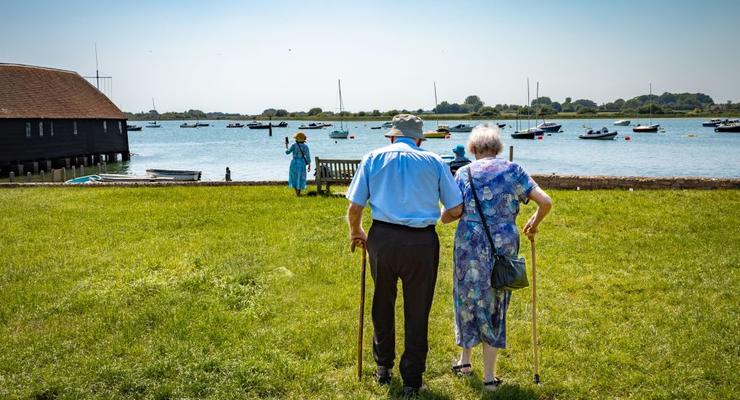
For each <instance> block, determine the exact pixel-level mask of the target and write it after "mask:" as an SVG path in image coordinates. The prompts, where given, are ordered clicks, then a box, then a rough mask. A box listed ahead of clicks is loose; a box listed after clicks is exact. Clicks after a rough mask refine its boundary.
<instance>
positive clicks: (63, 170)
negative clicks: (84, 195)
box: [62, 168, 67, 182]
mask: <svg viewBox="0 0 740 400" xmlns="http://www.w3.org/2000/svg"><path fill="white" fill-rule="evenodd" d="M62 182H67V168H62Z"/></svg>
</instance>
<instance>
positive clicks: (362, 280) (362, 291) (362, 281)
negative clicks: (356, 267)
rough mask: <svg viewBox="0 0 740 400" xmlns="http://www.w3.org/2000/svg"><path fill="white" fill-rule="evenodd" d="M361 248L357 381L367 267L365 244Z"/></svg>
mask: <svg viewBox="0 0 740 400" xmlns="http://www.w3.org/2000/svg"><path fill="white" fill-rule="evenodd" d="M359 246H360V247H361V248H362V271H361V272H360V329H359V332H358V333H357V380H358V381H361V380H362V333H363V331H364V327H365V269H366V265H367V249H366V248H365V243H364V242H363V243H360V244H359ZM354 251H355V242H352V252H354Z"/></svg>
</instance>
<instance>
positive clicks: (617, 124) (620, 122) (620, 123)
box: [614, 120, 632, 126]
mask: <svg viewBox="0 0 740 400" xmlns="http://www.w3.org/2000/svg"><path fill="white" fill-rule="evenodd" d="M630 122H632V121H629V120H620V121H615V122H614V125H616V126H630Z"/></svg>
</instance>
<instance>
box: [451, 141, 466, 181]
mask: <svg viewBox="0 0 740 400" xmlns="http://www.w3.org/2000/svg"><path fill="white" fill-rule="evenodd" d="M452 152H453V153H454V154H455V159H454V160H452V161H450V172H452V174H453V175H454V174H455V173H456V172H457V170H458V169H460V168H461V167H464V166H466V165H468V164H470V163H471V161H470V159H469V158H467V157H465V146H463V145H461V144H458V145H457V146H455V148H454V149H452Z"/></svg>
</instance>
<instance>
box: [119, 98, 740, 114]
mask: <svg viewBox="0 0 740 400" xmlns="http://www.w3.org/2000/svg"><path fill="white" fill-rule="evenodd" d="M651 110H652V113H653V114H673V113H677V112H680V113H686V112H690V113H694V114H700V113H725V112H740V104H734V103H732V102H731V101H728V102H727V103H725V104H716V103H715V102H714V100H713V99H712V98H711V97H710V96H709V95H706V94H704V93H669V92H665V93H663V94H661V95H641V96H636V97H633V98H631V99H628V100H624V99H616V100H614V101H611V102H607V103H603V104H597V103H596V102H595V101H593V100H589V99H576V100H573V99H572V98H571V97H566V98H565V100H564V101H562V102H558V101H553V100H552V99H550V98H549V97H538V98H536V99H534V100H532V101H531V103H530V104H529V105H524V106H522V105H518V104H496V105H495V106H490V105H486V104H485V103H484V102H483V101H482V100H481V99H480V97H479V96H477V95H470V96H467V97H465V99H464V100H463V102H462V103H450V102H448V101H442V102H441V103H439V104H438V105H437V106H436V107H435V108H433V109H432V110H424V109H421V108H419V109H417V110H407V109H401V110H396V109H394V110H387V111H380V110H377V109H376V110H372V111H358V112H349V111H343V112H341V113H335V112H333V111H330V110H323V109H322V108H321V107H312V108H310V109H309V110H308V111H288V110H285V109H282V108H268V109H266V110H264V111H262V113H261V114H239V113H223V112H204V111H201V110H192V109H191V110H187V111H183V112H166V113H161V114H160V113H158V112H157V111H156V110H149V111H148V112H139V113H128V112H127V113H124V114H125V115H126V117H127V118H128V119H131V120H201V119H202V120H208V119H229V120H235V119H258V118H259V119H265V118H304V119H305V118H315V119H322V118H342V117H346V118H363V117H365V118H367V117H372V118H380V117H392V116H394V115H396V114H400V113H416V114H427V115H428V114H467V115H469V116H471V117H496V116H499V115H501V114H515V115H526V114H540V115H555V114H558V113H576V114H579V115H588V114H597V113H599V112H611V113H620V114H625V115H634V114H648V113H649V112H650V111H651Z"/></svg>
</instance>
